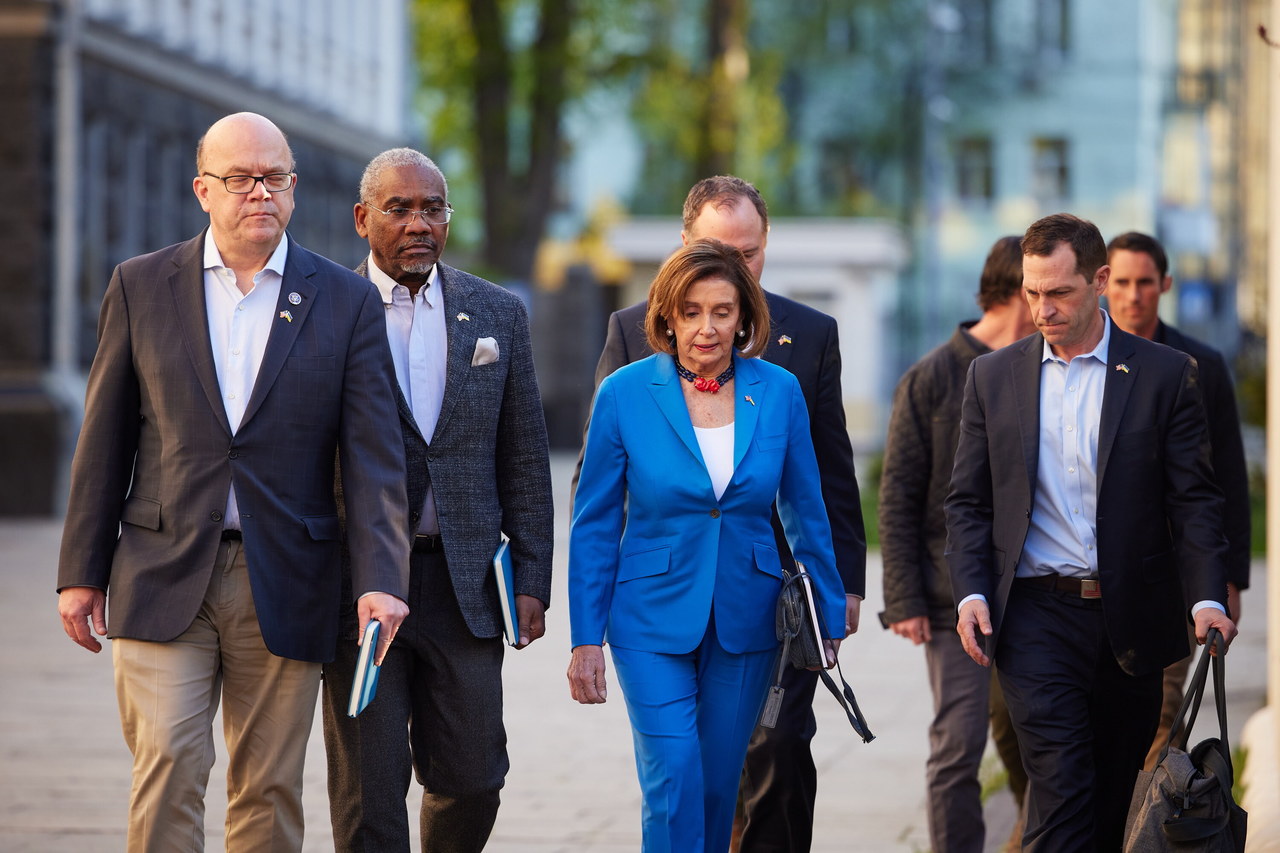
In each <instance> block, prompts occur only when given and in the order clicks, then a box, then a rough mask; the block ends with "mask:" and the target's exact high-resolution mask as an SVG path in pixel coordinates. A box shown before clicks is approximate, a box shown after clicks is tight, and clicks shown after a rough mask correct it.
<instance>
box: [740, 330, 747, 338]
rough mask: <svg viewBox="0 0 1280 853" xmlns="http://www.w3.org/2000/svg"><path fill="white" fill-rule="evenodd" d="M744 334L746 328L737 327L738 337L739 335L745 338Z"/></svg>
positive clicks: (745, 333) (745, 334)
mask: <svg viewBox="0 0 1280 853" xmlns="http://www.w3.org/2000/svg"><path fill="white" fill-rule="evenodd" d="M746 336H747V330H746V329H739V330H738V337H740V338H745V337H746Z"/></svg>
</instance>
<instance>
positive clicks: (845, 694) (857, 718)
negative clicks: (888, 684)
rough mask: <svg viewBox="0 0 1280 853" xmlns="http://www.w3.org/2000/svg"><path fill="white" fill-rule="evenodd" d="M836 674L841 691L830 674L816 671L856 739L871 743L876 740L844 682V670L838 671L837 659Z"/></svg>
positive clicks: (821, 670)
mask: <svg viewBox="0 0 1280 853" xmlns="http://www.w3.org/2000/svg"><path fill="white" fill-rule="evenodd" d="M836 673H837V674H838V675H839V676H840V684H841V685H843V687H844V689H843V690H841V689H840V688H838V687H836V682H835V679H834V678H832V677H831V673H829V672H828V671H827V670H825V669H820V670H818V675H819V676H821V678H822V683H823V684H825V685H827V689H828V690H830V691H831V695H832V696H834V697H836V701H837V702H839V703H840V707H841V708H844V713H845V716H846V717H848V718H849V725H851V726H853V730H854V731H855V732H857V734H858V737H860V738H862V742H863V743H871V741H873V740H875V739H876V736H875V735H873V734H872V733H871V729H870V728H869V727H868V726H867V721H866V719H865V718H864V717H863V716H862V710H861V709H860V708H859V707H858V700H857V699H855V698H854V696H853V688H852V687H850V686H849V682H847V681H845V679H844V670H842V669H840V661H839V660H838V659H837V660H836Z"/></svg>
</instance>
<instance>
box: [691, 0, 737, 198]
mask: <svg viewBox="0 0 1280 853" xmlns="http://www.w3.org/2000/svg"><path fill="white" fill-rule="evenodd" d="M747 17H748V10H747V0H708V2H707V62H708V65H709V69H708V70H709V73H708V86H707V91H706V102H705V104H704V107H703V120H702V122H701V125H700V129H701V137H700V139H699V144H698V152H697V157H696V159H695V161H694V168H695V170H696V172H697V174H695V175H694V180H695V181H698V180H701V179H702V178H706V177H709V176H711V175H724V174H729V173H731V172H732V171H733V168H734V161H735V159H736V156H735V155H736V153H737V148H738V125H739V121H740V116H739V115H738V101H739V98H738V92H739V91H740V90H741V87H742V86H743V85H744V84H745V83H746V81H747V74H748V73H749V71H750V61H749V58H748V53H747V33H746V29H747Z"/></svg>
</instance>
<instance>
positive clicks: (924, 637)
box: [889, 616, 933, 646]
mask: <svg viewBox="0 0 1280 853" xmlns="http://www.w3.org/2000/svg"><path fill="white" fill-rule="evenodd" d="M889 630H890V631H892V632H893V633H895V634H897V635H898V636H899V637H906V638H907V639H908V640H910V641H911V642H913V643H915V644H916V645H917V646H918V645H920V644H921V643H929V642H932V641H933V632H932V631H931V630H929V617H928V616H912V617H911V618H910V619H903V620H902V621H901V622H890V623H889Z"/></svg>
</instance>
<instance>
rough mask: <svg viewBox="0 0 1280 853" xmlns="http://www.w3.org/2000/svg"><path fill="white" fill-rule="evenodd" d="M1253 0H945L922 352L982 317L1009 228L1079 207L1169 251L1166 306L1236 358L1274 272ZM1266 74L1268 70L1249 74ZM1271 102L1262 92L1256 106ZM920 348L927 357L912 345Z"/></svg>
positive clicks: (933, 110)
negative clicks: (985, 271)
mask: <svg viewBox="0 0 1280 853" xmlns="http://www.w3.org/2000/svg"><path fill="white" fill-rule="evenodd" d="M1263 5H1264V4H1261V3H1259V2H1255V0H1135V1H1134V2H1130V3H1114V2H1107V0H1032V2H1025V0H949V2H932V3H930V9H931V14H930V16H929V18H928V21H929V26H930V29H931V32H932V37H931V38H932V40H933V42H934V43H935V44H936V45H938V48H939V49H938V50H937V51H936V52H933V53H932V54H931V55H933V56H936V58H937V59H936V61H937V63H938V67H937V68H936V69H930V70H927V71H926V72H925V77H926V80H927V81H931V82H930V83H927V84H926V85H925V87H924V90H925V95H926V98H927V103H926V105H925V110H924V122H925V130H924V136H925V139H926V145H927V146H932V147H931V148H927V149H926V151H925V156H924V173H925V180H924V191H923V193H922V199H921V204H920V206H919V208H918V214H917V216H916V218H915V222H916V224H917V227H916V228H915V229H914V234H915V237H916V242H915V248H916V252H917V255H916V257H917V268H916V276H915V278H914V281H913V282H912V283H911V287H910V288H909V289H907V290H906V291H905V292H904V297H905V299H904V302H903V304H902V309H903V313H904V315H906V317H907V318H915V319H916V321H917V322H916V323H914V325H915V327H916V328H919V329H920V330H921V333H922V337H923V338H924V340H920V341H918V342H915V343H914V345H912V346H911V347H909V349H911V350H917V351H922V350H924V349H927V348H928V347H929V346H931V345H933V343H936V342H937V341H940V340H941V339H942V338H943V337H945V336H946V335H947V334H948V333H949V332H950V328H951V325H952V324H953V323H954V322H955V321H956V320H957V319H959V318H960V317H962V316H964V315H973V314H975V313H976V311H977V309H976V307H975V306H974V305H973V294H974V292H975V291H976V289H977V274H978V271H979V270H980V269H981V265H982V260H983V257H984V255H985V253H986V251H987V249H988V248H989V247H990V245H991V244H992V242H994V240H995V239H996V238H998V237H1000V236H1002V235H1004V234H1020V233H1021V232H1022V231H1023V230H1024V229H1025V228H1026V226H1027V225H1028V224H1030V223H1031V222H1032V221H1034V220H1035V219H1037V218H1039V217H1041V216H1044V215H1047V214H1050V213H1055V212H1058V211H1069V212H1072V213H1076V214H1078V215H1080V216H1083V217H1085V218H1088V219H1091V220H1092V221H1094V222H1095V223H1096V224H1097V225H1098V227H1099V228H1100V229H1101V231H1102V233H1103V236H1104V237H1105V238H1107V239H1110V238H1111V237H1113V236H1115V235H1116V234H1119V233H1122V232H1124V231H1129V230H1139V231H1145V232H1147V233H1151V234H1154V235H1155V236H1156V237H1157V238H1159V239H1160V240H1161V241H1162V242H1163V243H1164V244H1165V246H1166V247H1167V248H1168V250H1169V256H1170V260H1171V272H1172V273H1173V275H1174V280H1175V293H1174V298H1173V299H1166V300H1162V303H1161V307H1162V313H1163V314H1164V316H1165V318H1166V319H1167V320H1168V321H1170V322H1174V323H1176V324H1178V325H1179V326H1180V327H1182V328H1184V329H1185V330H1186V331H1188V332H1189V333H1191V334H1193V335H1195V336H1197V337H1200V338H1202V339H1204V340H1206V341H1209V342H1211V343H1212V344H1213V345H1214V346H1216V347H1217V348H1219V349H1221V350H1222V351H1223V352H1224V353H1225V354H1226V355H1227V356H1228V358H1230V357H1232V356H1233V355H1235V354H1236V352H1237V351H1238V349H1239V347H1240V341H1241V331H1242V323H1243V325H1244V326H1246V327H1247V326H1253V327H1254V328H1255V329H1260V328H1261V317H1262V316H1263V315H1262V314H1261V313H1259V312H1258V311H1257V310H1256V308H1255V307H1254V303H1255V302H1256V301H1257V300H1256V299H1255V298H1254V297H1253V296H1245V297H1243V300H1244V302H1245V304H1246V306H1247V308H1246V310H1245V311H1244V312H1243V314H1242V312H1241V311H1239V310H1238V308H1237V303H1238V301H1239V300H1238V298H1237V295H1238V294H1241V293H1243V294H1254V293H1261V292H1262V291H1263V289H1264V287H1263V282H1264V281H1265V249H1264V247H1265V240H1264V239H1259V235H1264V234H1265V233H1266V231H1265V229H1266V224H1265V222H1266V216H1265V201H1264V200H1262V199H1260V198H1259V196H1260V195H1261V188H1262V187H1264V186H1265V180H1264V178H1265V141H1264V140H1265V136H1264V135H1263V133H1264V131H1265V116H1266V110H1265V108H1263V109H1260V110H1257V111H1256V112H1255V111H1251V110H1249V109H1248V108H1247V105H1248V104H1249V103H1250V102H1251V101H1250V98H1251V97H1252V98H1255V99H1256V98H1258V97H1261V98H1262V99H1263V101H1262V103H1265V97H1266V94H1265V84H1266V80H1265V72H1262V71H1261V69H1257V68H1255V66H1256V65H1257V60H1256V59H1254V60H1251V58H1250V57H1251V56H1253V55H1255V54H1258V53H1260V52H1261V45H1260V43H1259V40H1258V39H1257V36H1256V34H1255V33H1254V27H1255V26H1256V23H1257V20H1258V18H1257V16H1256V15H1254V14H1253V12H1255V11H1257V10H1258V9H1260V8H1261V7H1262V6H1263ZM1251 68H1255V70H1254V71H1252V72H1251V71H1250V69H1251ZM1254 102H1255V103H1256V101H1254ZM901 355H902V356H903V357H904V358H907V359H909V358H911V357H912V356H913V353H911V352H909V351H908V352H902V353H901Z"/></svg>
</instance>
